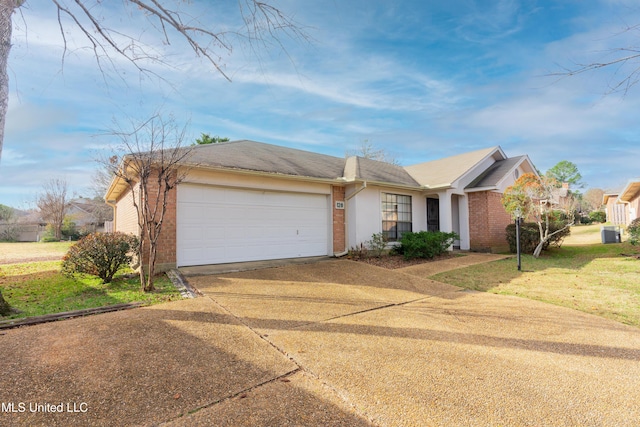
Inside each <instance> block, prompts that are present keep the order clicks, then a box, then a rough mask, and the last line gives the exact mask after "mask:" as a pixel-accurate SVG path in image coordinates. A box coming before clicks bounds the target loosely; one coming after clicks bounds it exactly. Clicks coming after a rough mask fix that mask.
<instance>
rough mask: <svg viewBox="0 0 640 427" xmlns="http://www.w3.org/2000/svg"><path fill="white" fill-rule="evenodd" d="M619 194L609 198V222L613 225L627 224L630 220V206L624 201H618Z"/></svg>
mask: <svg viewBox="0 0 640 427" xmlns="http://www.w3.org/2000/svg"><path fill="white" fill-rule="evenodd" d="M617 201H618V195H615V196H614V197H613V196H612V197H609V199H608V200H607V207H606V209H607V222H610V223H611V224H613V225H625V224H627V223H628V222H629V208H628V205H626V204H624V203H617Z"/></svg>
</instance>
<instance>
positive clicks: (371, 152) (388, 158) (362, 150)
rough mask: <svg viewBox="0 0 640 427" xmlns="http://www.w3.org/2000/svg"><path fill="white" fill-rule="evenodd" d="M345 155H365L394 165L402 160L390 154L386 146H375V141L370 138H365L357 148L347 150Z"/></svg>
mask: <svg viewBox="0 0 640 427" xmlns="http://www.w3.org/2000/svg"><path fill="white" fill-rule="evenodd" d="M345 155H346V156H347V157H349V156H360V157H364V158H365V159H371V160H378V161H380V162H387V163H391V164H393V165H399V164H400V162H398V159H396V158H395V157H394V156H393V155H391V154H389V152H388V151H387V150H385V149H384V148H377V147H375V146H374V145H373V143H371V142H369V140H368V139H365V140H363V141H362V143H361V144H360V146H359V147H358V148H357V149H355V150H351V151H347V152H346V153H345Z"/></svg>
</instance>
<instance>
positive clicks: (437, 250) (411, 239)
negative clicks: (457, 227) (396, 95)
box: [396, 231, 460, 259]
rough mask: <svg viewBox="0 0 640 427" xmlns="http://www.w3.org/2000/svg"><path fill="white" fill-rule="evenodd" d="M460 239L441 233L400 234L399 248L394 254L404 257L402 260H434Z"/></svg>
mask: <svg viewBox="0 0 640 427" xmlns="http://www.w3.org/2000/svg"><path fill="white" fill-rule="evenodd" d="M459 238H460V237H459V236H458V235H457V234H456V233H445V232H443V231H419V232H417V233H413V232H407V233H403V234H402V238H401V239H400V246H399V247H398V248H397V249H396V252H398V253H401V254H402V255H404V259H413V258H427V259H430V258H434V257H436V256H438V255H442V254H443V253H445V252H446V251H447V249H449V247H450V246H451V245H452V244H453V242H454V241H456V240H457V239H459Z"/></svg>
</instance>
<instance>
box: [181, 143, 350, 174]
mask: <svg viewBox="0 0 640 427" xmlns="http://www.w3.org/2000/svg"><path fill="white" fill-rule="evenodd" d="M189 162H190V163H194V164H197V165H198V166H205V167H206V166H212V167H222V168H230V169H239V170H250V171H259V172H269V173H275V174H283V175H293V176H304V177H311V178H326V179H336V178H339V177H341V176H342V174H343V172H344V162H345V160H344V159H343V158H340V157H333V156H327V155H324V154H318V153H312V152H309V151H303V150H296V149H293V148H286V147H279V146H277V145H271V144H265V143H262V142H255V141H248V140H242V141H231V142H223V143H219V144H209V145H199V146H197V147H194V149H193V151H192V153H191V155H190V157H189Z"/></svg>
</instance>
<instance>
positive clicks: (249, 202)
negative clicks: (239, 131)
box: [177, 184, 329, 266]
mask: <svg viewBox="0 0 640 427" xmlns="http://www.w3.org/2000/svg"><path fill="white" fill-rule="evenodd" d="M328 215H329V209H328V202H327V196H326V195H322V194H306V193H281V192H272V191H253V190H240V189H229V188H220V187H209V186H202V185H190V184H183V185H180V186H178V221H177V262H178V266H187V265H205V264H221V263H228V262H243V261H257V260H268V259H282V258H296V257H307V256H319V255H327V253H328V238H329V237H328V235H329V233H328V227H329V217H328Z"/></svg>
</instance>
